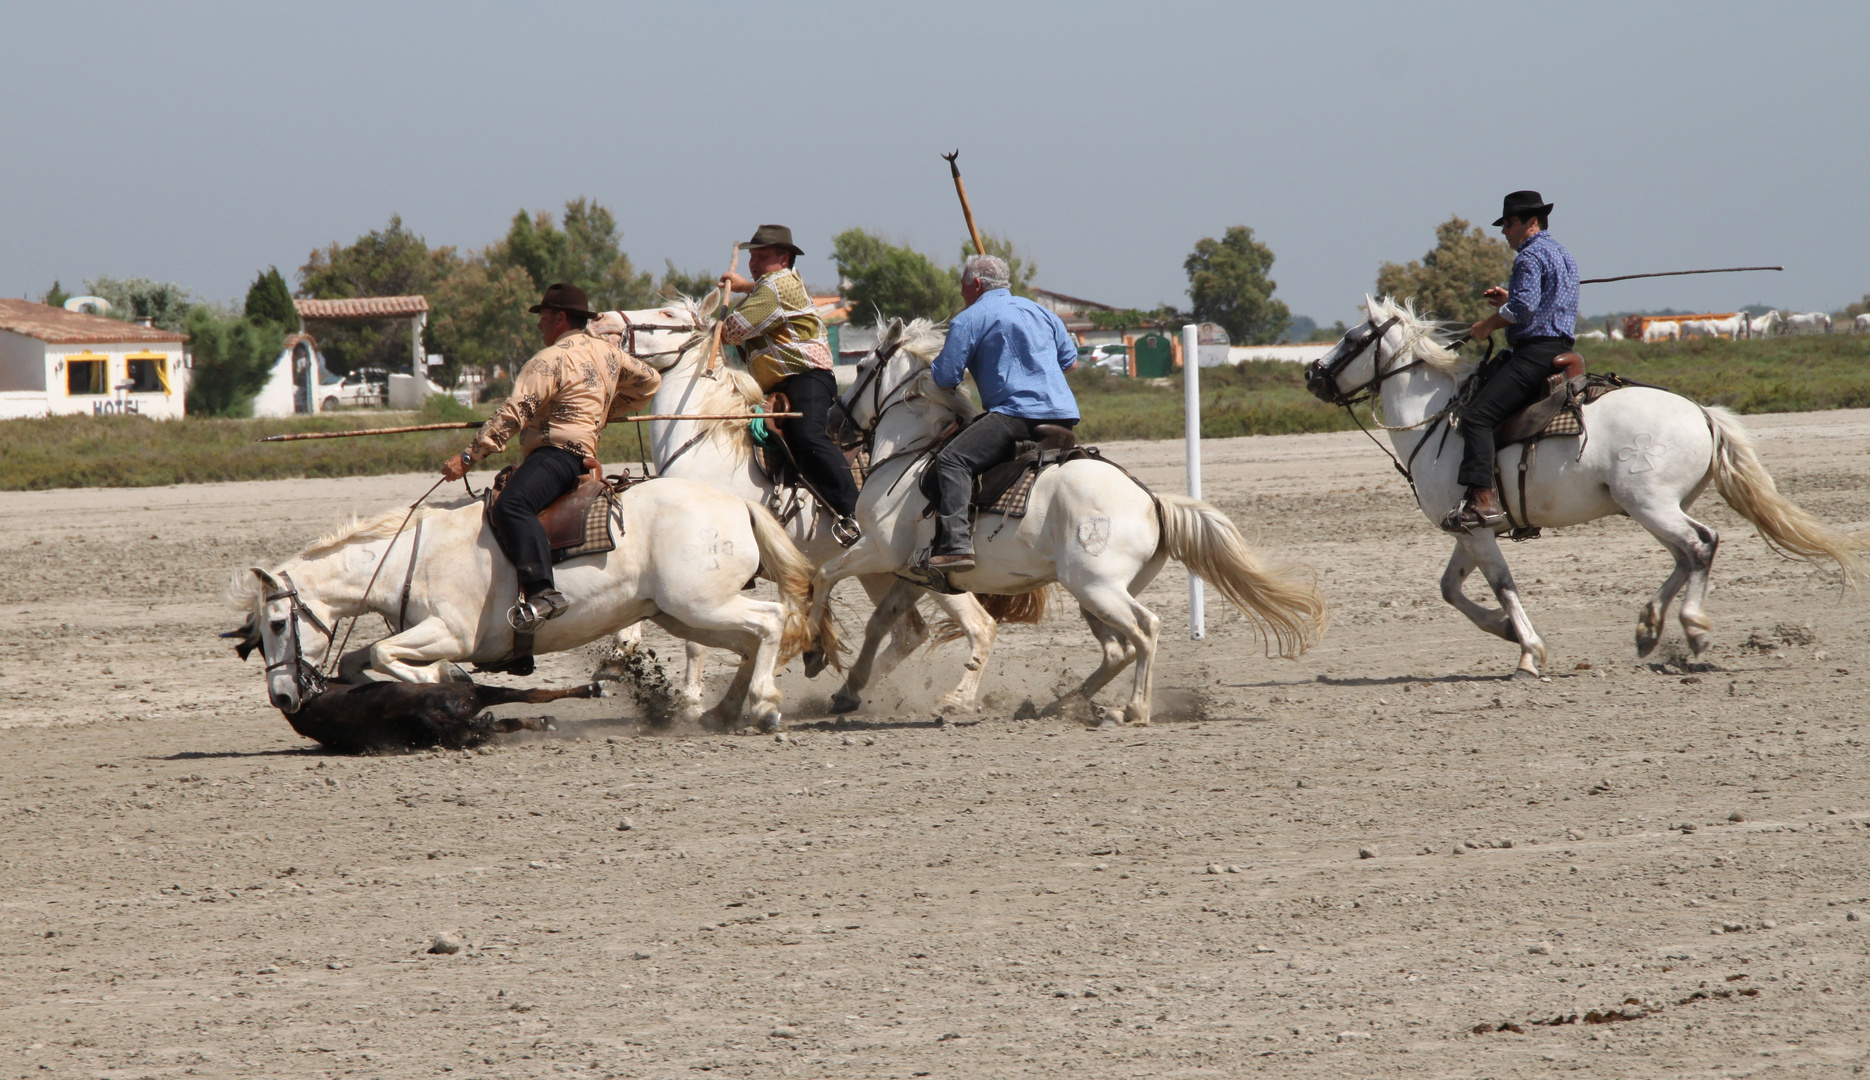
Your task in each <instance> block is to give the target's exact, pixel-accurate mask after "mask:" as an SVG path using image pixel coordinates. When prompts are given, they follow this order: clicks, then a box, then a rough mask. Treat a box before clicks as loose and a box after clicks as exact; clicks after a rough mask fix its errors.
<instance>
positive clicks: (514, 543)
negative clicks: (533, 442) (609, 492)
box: [493, 446, 584, 596]
mask: <svg viewBox="0 0 1870 1080" xmlns="http://www.w3.org/2000/svg"><path fill="white" fill-rule="evenodd" d="M583 475H584V455H583V454H579V453H574V452H573V451H570V450H561V449H559V448H558V447H556V446H542V447H540V448H539V449H537V450H534V451H533V452H532V453H530V454H527V455H526V460H525V461H522V462H520V463H519V468H517V469H514V470H513V475H512V476H509V477H507V479H506V486H505V487H503V488H501V489H500V497H499V498H498V499H496V500H494V504H493V534H494V538H495V539H496V540H499V541H500V550H502V551H504V552H506V557H507V558H509V559H511V560H513V568H514V569H515V570H518V571H519V585H520V589H521V590H522V591H524V592H525V594H526V595H527V596H531V595H533V594H534V593H537V592H538V591H539V590H541V589H549V588H551V587H552V545H551V542H550V541H548V540H547V539H546V538H545V526H543V525H541V524H539V511H541V510H544V509H545V508H546V507H548V506H550V505H552V501H553V500H554V499H557V498H558V497H559V496H560V495H563V494H565V493H566V492H567V491H570V490H571V489H572V488H574V487H577V486H578V478H579V477H581V476H583Z"/></svg>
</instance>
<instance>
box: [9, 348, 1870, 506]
mask: <svg viewBox="0 0 1870 1080" xmlns="http://www.w3.org/2000/svg"><path fill="white" fill-rule="evenodd" d="M1580 351H1581V352H1582V353H1583V354H1584V356H1585V359H1586V361H1587V363H1588V364H1589V366H1590V370H1592V371H1614V372H1616V373H1617V374H1619V375H1623V376H1625V377H1627V378H1632V379H1637V380H1639V381H1642V382H1647V383H1654V384H1656V385H1658V386H1666V387H1668V388H1669V389H1671V390H1675V391H1677V392H1679V393H1682V394H1685V395H1687V396H1688V397H1690V398H1692V399H1694V400H1696V401H1699V402H1702V403H1704V404H1709V405H1725V406H1727V407H1728V408H1731V409H1733V410H1734V411H1736V412H1741V413H1758V412H1799V411H1807V410H1817V409H1848V408H1870V337H1850V336H1846V335H1841V334H1834V335H1832V336H1830V337H1800V338H1772V339H1768V340H1765V341H1738V342H1735V341H1708V340H1703V341H1689V342H1683V343H1680V344H1674V343H1669V342H1661V343H1657V344H1653V345H1644V344H1640V343H1634V342H1584V343H1583V344H1582V346H1581V348H1580ZM1071 383H1072V388H1073V390H1074V391H1075V392H1076V393H1077V395H1078V403H1079V405H1080V407H1081V408H1082V411H1083V413H1084V422H1083V424H1082V425H1081V426H1080V427H1079V429H1078V430H1079V434H1080V437H1081V438H1082V439H1083V440H1084V441H1086V442H1095V441H1099V440H1104V441H1108V440H1112V439H1179V438H1181V437H1182V380H1181V377H1180V376H1175V377H1172V378H1168V379H1157V380H1137V379H1126V378H1123V377H1121V376H1115V375H1110V374H1108V373H1106V372H1103V371H1099V370H1084V371H1080V372H1075V373H1074V374H1073V375H1072V376H1071ZM1201 398H1202V405H1201V433H1202V435H1203V437H1205V438H1210V439H1221V438H1229V437H1232V436H1237V435H1290V434H1295V433H1300V432H1311V431H1342V430H1346V429H1349V428H1350V427H1351V426H1352V424H1351V421H1350V418H1349V417H1348V416H1347V415H1345V413H1344V410H1342V409H1336V408H1332V407H1331V406H1328V405H1325V404H1324V403H1322V402H1320V401H1318V400H1316V399H1315V398H1313V397H1312V396H1311V395H1310V394H1308V393H1306V391H1305V379H1304V370H1303V368H1301V367H1300V365H1298V364H1291V363H1285V362H1282V361H1276V360H1257V361H1251V362H1249V363H1246V364H1243V365H1241V366H1240V367H1237V368H1204V369H1203V370H1202V372H1201ZM490 409H491V406H480V407H478V408H475V409H468V408H466V407H464V406H461V405H459V404H456V403H455V402H454V400H453V399H451V398H444V397H439V396H438V397H435V398H431V399H430V400H429V404H428V405H427V407H425V408H424V409H423V410H422V411H421V412H419V413H415V412H401V413H392V412H381V411H378V410H370V409H360V410H355V411H345V412H340V413H335V414H326V415H322V416H305V417H295V418H291V419H279V420H223V419H212V418H208V417H193V416H191V417H188V418H186V419H183V420H166V421H156V420H150V419H147V418H144V417H137V416H55V417H49V418H45V419H36V420H8V421H5V422H0V463H4V464H0V489H4V490H12V491H24V490H42V489H46V488H57V487H146V486H150V485H155V484H184V483H203V482H209V481H219V480H273V479H282V478H287V477H300V476H371V475H379V474H384V473H397V472H430V471H433V470H434V469H435V468H436V467H437V466H438V465H439V464H440V463H441V460H442V459H443V458H444V457H446V456H447V455H449V454H454V453H459V452H460V450H461V447H462V446H464V445H465V444H466V443H467V440H468V437H469V432H467V431H435V432H423V433H418V434H410V435H380V436H371V437H367V438H359V439H330V440H321V441H313V442H292V443H267V444H263V445H261V444H256V443H255V442H254V440H256V439H259V438H262V437H263V436H267V435H279V434H286V433H289V432H304V431H344V430H349V429H353V428H365V427H394V426H400V425H403V424H423V423H439V422H442V421H449V420H477V419H480V418H482V417H484V416H485V415H487V413H488V412H489V411H490ZM636 427H637V425H635V424H616V425H613V426H612V427H611V429H610V430H609V431H607V432H605V435H604V441H603V444H602V446H601V447H600V450H601V455H600V456H601V457H602V458H603V460H604V461H606V462H611V463H616V462H622V461H635V460H637V458H638V456H639V451H638V442H637V433H636V431H635V428H636ZM514 460H516V456H515V453H514V452H513V451H508V452H507V453H506V454H503V455H500V456H498V457H495V458H493V459H491V460H490V461H489V462H488V467H489V468H496V469H497V468H500V467H503V466H505V465H507V464H510V463H512V462H513V461H514Z"/></svg>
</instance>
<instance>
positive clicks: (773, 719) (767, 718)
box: [760, 709, 786, 735]
mask: <svg viewBox="0 0 1870 1080" xmlns="http://www.w3.org/2000/svg"><path fill="white" fill-rule="evenodd" d="M785 729H786V723H785V718H784V717H782V716H780V715H779V710H778V709H774V710H772V711H771V712H768V713H766V714H765V715H764V716H761V717H760V730H761V731H763V732H765V733H766V734H768V735H776V734H778V733H779V732H781V731H784V730H785Z"/></svg>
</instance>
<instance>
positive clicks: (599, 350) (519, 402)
mask: <svg viewBox="0 0 1870 1080" xmlns="http://www.w3.org/2000/svg"><path fill="white" fill-rule="evenodd" d="M626 362H628V364H629V366H630V367H631V368H636V367H641V366H642V364H641V362H640V361H631V360H630V358H629V357H627V356H625V355H624V352H623V350H622V349H620V348H618V347H617V346H615V345H613V344H611V343H610V342H609V341H607V340H605V339H604V338H601V337H598V336H596V335H594V334H592V333H591V332H590V331H589V330H588V329H585V328H580V329H576V330H568V331H566V333H565V334H564V335H563V336H562V337H560V338H559V339H558V340H557V341H555V342H553V343H552V344H550V345H548V346H546V347H545V348H543V349H540V350H539V351H538V352H536V353H534V354H533V356H532V359H530V360H528V361H526V364H525V366H524V367H522V368H520V369H519V375H518V376H517V377H515V378H514V380H513V392H512V393H511V394H510V395H508V396H507V399H506V402H505V404H503V405H501V406H500V410H499V411H498V412H496V413H494V414H493V415H492V416H491V417H488V419H487V422H486V423H485V424H482V425H481V429H480V434H478V435H476V436H475V437H474V442H473V444H472V445H470V446H469V447H468V453H469V454H470V455H472V456H473V458H474V460H475V461H477V462H478V461H480V460H481V459H483V458H486V457H489V456H491V455H493V454H497V453H499V452H500V451H502V450H504V449H506V444H507V441H508V440H510V439H511V438H512V437H513V434H514V433H515V432H518V433H519V446H520V451H521V453H522V454H531V453H532V452H533V451H534V450H537V449H538V448H539V447H541V446H556V447H559V448H561V449H564V450H570V451H572V452H574V453H577V454H580V455H583V456H586V457H595V456H596V455H597V437H598V435H599V433H601V432H602V431H603V430H604V425H605V424H608V423H609V422H610V421H612V420H615V419H616V418H617V417H619V416H625V415H628V414H629V413H630V412H632V411H633V410H635V409H636V407H637V406H639V405H641V404H642V403H643V401H644V400H646V398H645V397H642V396H638V395H637V394H631V395H630V396H629V397H625V396H622V395H620V394H619V393H618V385H617V383H618V377H619V375H620V374H622V373H623V372H624V370H625V364H626ZM630 374H631V375H632V376H633V379H632V381H633V382H640V381H642V380H641V377H640V375H638V373H636V372H634V371H632V372H630ZM651 374H652V375H653V374H654V372H651ZM656 382H657V383H660V382H661V379H660V378H659V377H658V378H657V379H656ZM654 392H655V391H654V390H653V389H651V391H650V393H651V394H653V393H654Z"/></svg>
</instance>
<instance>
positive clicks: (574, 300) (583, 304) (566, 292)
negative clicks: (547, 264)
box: [526, 281, 597, 319]
mask: <svg viewBox="0 0 1870 1080" xmlns="http://www.w3.org/2000/svg"><path fill="white" fill-rule="evenodd" d="M590 307H591V298H590V297H588V296H586V295H585V294H584V290H583V289H580V288H579V287H578V286H576V285H567V284H565V283H564V282H562V281H560V282H556V283H554V284H551V285H547V286H546V287H545V296H544V297H543V298H542V299H540V301H539V302H538V303H536V304H534V305H533V306H531V307H529V308H527V309H526V310H527V311H530V312H532V313H533V314H535V315H537V314H538V313H539V312H541V311H566V312H570V313H571V314H573V315H583V316H584V317H585V318H587V319H595V318H596V317H597V312H595V311H592V310H590Z"/></svg>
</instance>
